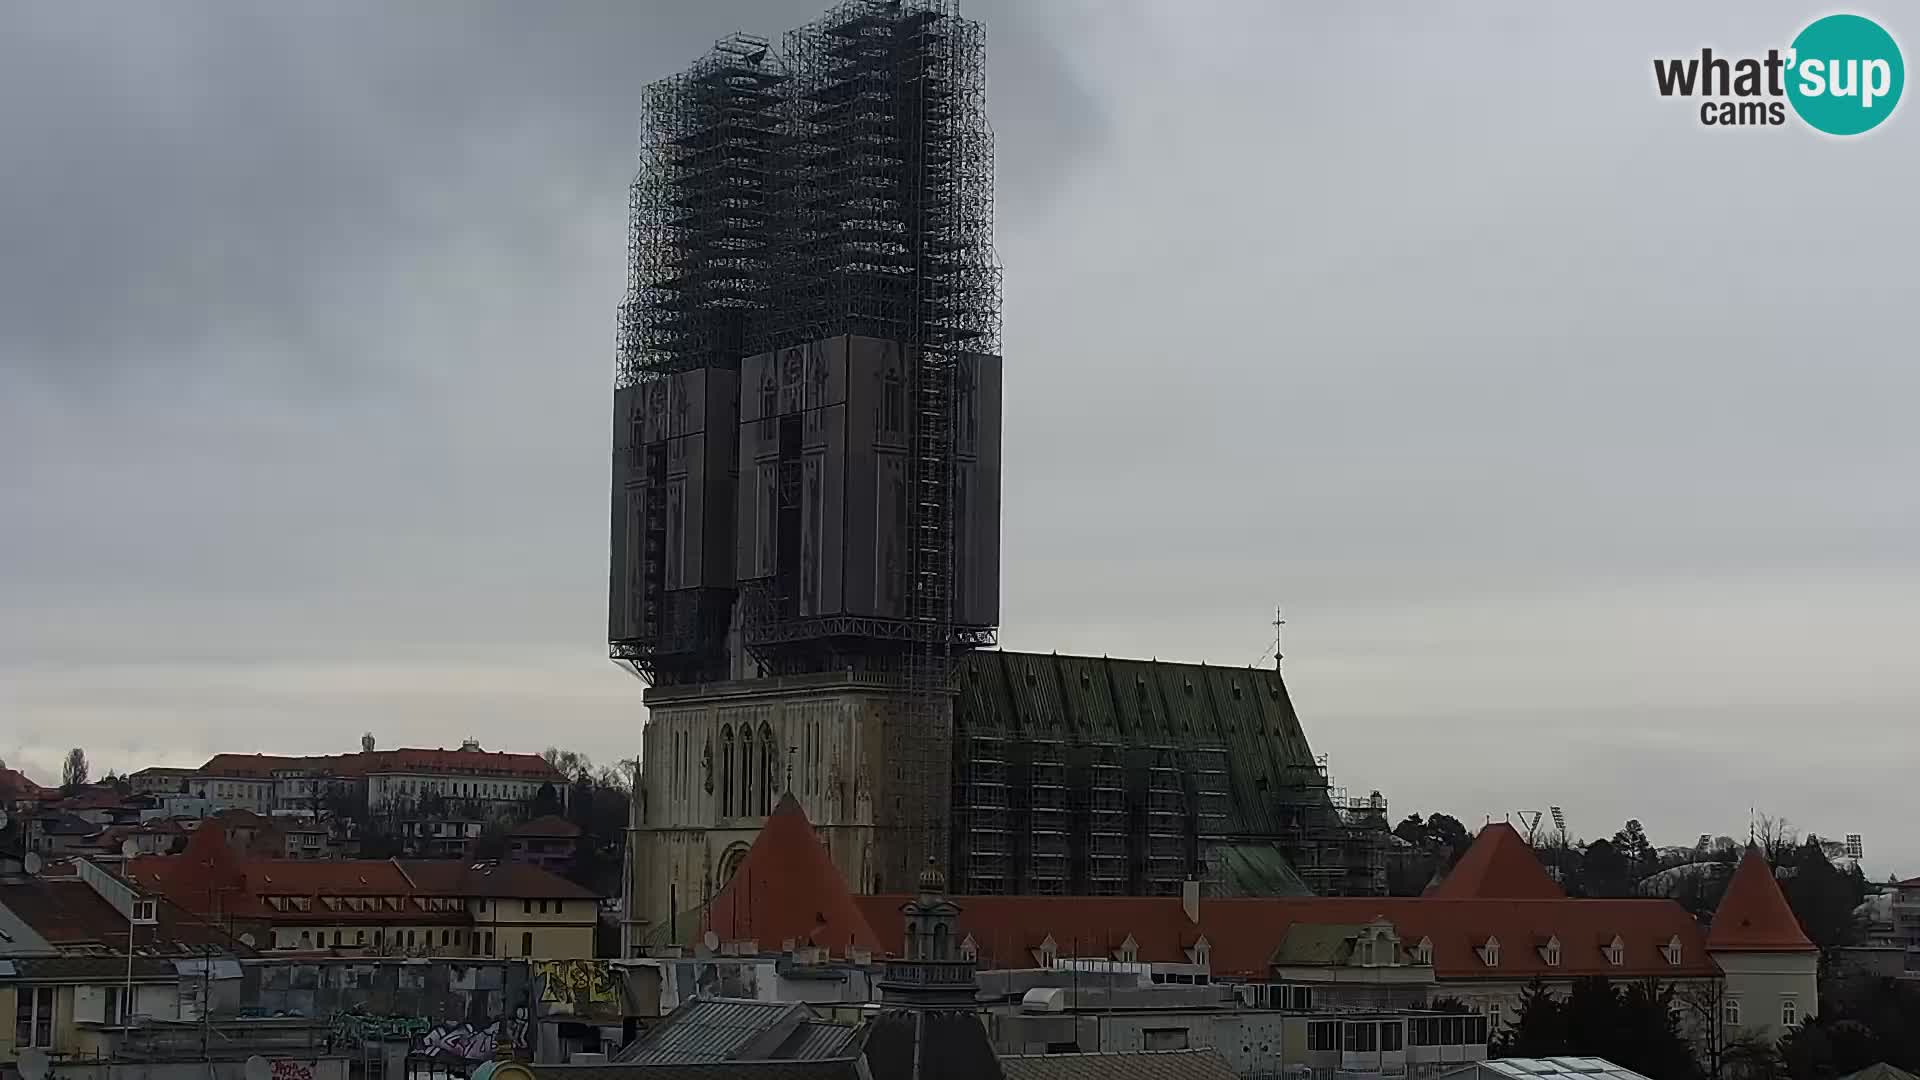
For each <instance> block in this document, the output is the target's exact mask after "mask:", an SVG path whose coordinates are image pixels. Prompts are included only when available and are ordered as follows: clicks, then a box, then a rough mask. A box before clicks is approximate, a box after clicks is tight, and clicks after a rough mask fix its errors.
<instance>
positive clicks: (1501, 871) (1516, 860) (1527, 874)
mask: <svg viewBox="0 0 1920 1080" xmlns="http://www.w3.org/2000/svg"><path fill="white" fill-rule="evenodd" d="M1427 895H1428V896H1431V897H1433V898H1434V899H1436V900H1564V899H1566V896H1567V894H1566V891H1565V890H1563V889H1561V888H1560V886H1559V885H1556V884H1555V883H1554V880H1553V879H1552V878H1550V877H1548V876H1547V872H1546V870H1545V869H1543V868H1542V867H1541V865H1540V860H1538V859H1536V858H1534V856H1533V848H1531V847H1529V846H1528V845H1527V842H1526V840H1525V839H1523V838H1522V837H1521V835H1520V834H1519V833H1518V832H1515V831H1514V828H1513V826H1511V825H1509V824H1507V823H1506V822H1504V821H1496V822H1494V823H1493V824H1491V825H1488V826H1487V827H1485V828H1483V829H1481V830H1480V835H1478V836H1476V837H1474V838H1473V846H1472V847H1469V848H1468V849H1467V853H1466V854H1465V855H1463V856H1461V858H1460V862H1459V863H1458V864H1457V865H1455V866H1454V868H1453V870H1452V872H1450V873H1448V874H1447V876H1446V879H1445V880H1443V881H1441V882H1440V884H1438V885H1436V886H1434V888H1433V890H1432V891H1431V892H1429V893H1428V894H1427Z"/></svg>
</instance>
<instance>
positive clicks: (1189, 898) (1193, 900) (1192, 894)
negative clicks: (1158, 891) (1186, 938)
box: [1180, 877, 1200, 926]
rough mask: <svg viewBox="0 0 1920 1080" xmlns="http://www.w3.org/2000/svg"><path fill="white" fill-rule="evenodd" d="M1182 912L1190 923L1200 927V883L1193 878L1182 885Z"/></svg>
mask: <svg viewBox="0 0 1920 1080" xmlns="http://www.w3.org/2000/svg"><path fill="white" fill-rule="evenodd" d="M1180 910H1181V911H1183V912H1185V913H1186V916H1187V921H1188V922H1190V923H1192V924H1193V925H1195V926H1199V925H1200V883H1199V882H1198V881H1195V880H1194V879H1193V878H1191V877H1189V878H1187V880H1185V881H1183V882H1181V883H1180Z"/></svg>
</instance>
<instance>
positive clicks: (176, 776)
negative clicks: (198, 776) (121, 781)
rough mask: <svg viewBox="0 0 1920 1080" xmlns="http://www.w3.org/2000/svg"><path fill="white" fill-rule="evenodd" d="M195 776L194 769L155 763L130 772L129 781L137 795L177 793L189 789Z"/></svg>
mask: <svg viewBox="0 0 1920 1080" xmlns="http://www.w3.org/2000/svg"><path fill="white" fill-rule="evenodd" d="M193 777H194V770H192V769H171V768H166V767H163V766H159V765H155V766H153V767H151V768H146V769H141V770H140V771H139V772H135V773H130V774H128V776H127V783H128V784H129V785H131V786H132V788H133V792H134V794H136V795H175V794H179V793H181V792H184V791H186V790H187V789H188V786H189V783H190V781H192V779H193Z"/></svg>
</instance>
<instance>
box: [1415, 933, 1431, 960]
mask: <svg viewBox="0 0 1920 1080" xmlns="http://www.w3.org/2000/svg"><path fill="white" fill-rule="evenodd" d="M1413 962H1414V963H1416V964H1431V963H1433V939H1432V938H1421V939H1420V944H1418V945H1415V946H1414V947H1413Z"/></svg>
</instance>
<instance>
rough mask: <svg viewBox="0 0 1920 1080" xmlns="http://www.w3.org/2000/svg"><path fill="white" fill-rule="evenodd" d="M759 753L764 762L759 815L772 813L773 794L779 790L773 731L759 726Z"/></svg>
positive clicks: (777, 753) (778, 751)
mask: <svg viewBox="0 0 1920 1080" xmlns="http://www.w3.org/2000/svg"><path fill="white" fill-rule="evenodd" d="M760 753H761V756H762V757H763V758H764V760H765V761H766V781H765V783H764V784H763V785H762V786H761V790H760V815H761V816H762V817H765V816H766V815H768V814H771V813H773V800H774V793H775V792H776V791H778V790H779V789H780V748H779V747H777V746H775V745H774V744H773V729H772V728H770V727H768V726H767V725H765V724H761V725H760Z"/></svg>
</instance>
